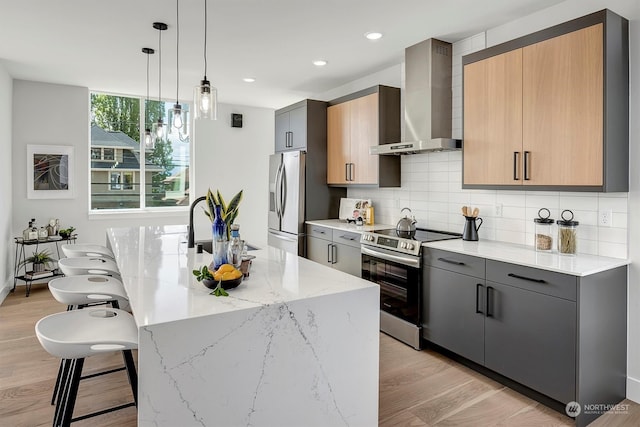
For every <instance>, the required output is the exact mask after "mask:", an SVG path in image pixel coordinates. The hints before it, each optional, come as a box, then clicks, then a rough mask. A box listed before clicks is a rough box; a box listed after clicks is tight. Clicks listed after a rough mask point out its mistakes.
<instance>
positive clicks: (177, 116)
mask: <svg viewBox="0 0 640 427" xmlns="http://www.w3.org/2000/svg"><path fill="white" fill-rule="evenodd" d="M171 114H172V116H173V117H172V118H171V126H172V127H173V128H174V129H182V124H183V117H182V106H180V104H173V109H172V110H171Z"/></svg>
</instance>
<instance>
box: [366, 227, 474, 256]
mask: <svg viewBox="0 0 640 427" xmlns="http://www.w3.org/2000/svg"><path fill="white" fill-rule="evenodd" d="M461 237H462V234H460V233H450V232H448V231H438V230H429V229H425V228H418V229H416V231H415V233H409V232H402V231H397V230H396V229H395V228H391V229H386V230H376V231H373V232H365V233H362V237H361V238H360V243H361V244H363V245H367V246H375V247H379V248H384V249H389V250H392V251H396V252H402V253H405V254H409V255H416V256H417V255H420V247H421V245H422V243H425V242H435V241H437V240H449V239H460V238H461Z"/></svg>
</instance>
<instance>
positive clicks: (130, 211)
mask: <svg viewBox="0 0 640 427" xmlns="http://www.w3.org/2000/svg"><path fill="white" fill-rule="evenodd" d="M92 94H100V95H108V96H114V97H126V98H134V99H137V100H138V101H139V103H140V107H139V110H140V116H139V130H140V141H143V140H144V129H145V117H146V102H145V101H146V98H145V97H141V96H136V95H128V94H122V93H113V92H104V91H99V90H89V100H88V104H89V117H90V119H89V128H90V127H91V123H92V118H91V110H92V103H91V95H92ZM162 102H163V103H165V104H167V103H171V104H173V103H174V102H173V101H170V100H167V99H163V100H162ZM180 103H181V104H182V105H183V106H184V105H188V111H189V112H191V111H193V110H192V102H191V101H180ZM188 126H189V128H190V129H193V126H194V120H193V116H192V114H191V113H190V114H189V124H188ZM88 143H89V150H88V151H89V153H88V158H89V159H88V162H87V167H88V171H89V173H88V175H89V177H92V171H96V170H97V171H100V170H104V169H100V168H99V169H93V168H92V167H91V162H92V161H94V160H101V161H113V162H114V164H117V163H118V159H117V157H118V153H117V151H123V150H118V149H116V148H114V159H113V160H107V159H104V148H105V147H95V148H100V152H101V158H100V159H93V158H92V155H91V153H92V150H93V147H91V136H89V141H88ZM140 144H141V147H142V143H140ZM188 144H189V156H188V159H189V163H188V165H187V167H188V169H189V179H190V181H192V182H191V184H190V185H189V186H190V187H192V186H193V184H194V182H193V177H194V173H193V165H194V155H193V154H194V153H193V151H194V150H193V147H194V145H193V144H194V143H193V132H190V134H189V142H188ZM139 153H140V157H139V158H140V169H138V170H137V172H138V175H139V182H138V183H137V184H136V183H135V182H134V177H135V171H127V172H129V173H131V174H132V182H131V184H130V186H131V187H133V188H131V190H133V189H134V188H135V186H136V185H137V186H138V187H139V188H140V190H139V192H138V193H137V194H138V195H139V197H140V207H138V208H123V209H117V208H114V209H94V208H92V196H93V194H92V185H91V183H90V185H89V186H88V187H89V188H88V214H89V219H100V218H101V217H104V216H113V217H120V218H134V217H138V216H139V215H140V214H153V215H155V216H159V217H168V216H173V215H182V214H183V213H184V212H188V211H189V206H190V204H191V203H192V201H193V195H192V194H189V204H187V205H176V206H147V205H146V198H147V196H148V195H147V194H146V187H147V183H146V181H147V180H146V175H147V168H146V155H147V153H146V150H145V149H140V150H139ZM113 172H120V173H121V175H120V183H119V184H118V185H119V186H120V187H121V189H119V190H112V189H111V186H112V184H111V182H109V183H108V184H107V186H108V188H109V191H114V192H116V191H123V188H124V186H125V185H127V184H126V183H124V181H123V178H124V176H123V175H122V172H124V171H113ZM111 173H112V172H111V171H110V172H109V180H110V178H111ZM127 191H130V190H127Z"/></svg>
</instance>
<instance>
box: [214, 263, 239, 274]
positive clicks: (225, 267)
mask: <svg viewBox="0 0 640 427" xmlns="http://www.w3.org/2000/svg"><path fill="white" fill-rule="evenodd" d="M235 269H236V268H235V267H234V266H233V265H231V264H222V265H221V266H220V267H218V270H217V271H218V272H220V273H227V272H229V271H233V270H235Z"/></svg>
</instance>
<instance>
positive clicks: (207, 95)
mask: <svg viewBox="0 0 640 427" xmlns="http://www.w3.org/2000/svg"><path fill="white" fill-rule="evenodd" d="M194 107H195V116H194V118H196V119H205V120H217V119H218V90H217V89H216V88H215V87H212V86H211V84H210V83H209V80H207V79H206V78H205V79H204V80H202V81H201V82H200V85H199V86H196V87H195V90H194Z"/></svg>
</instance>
